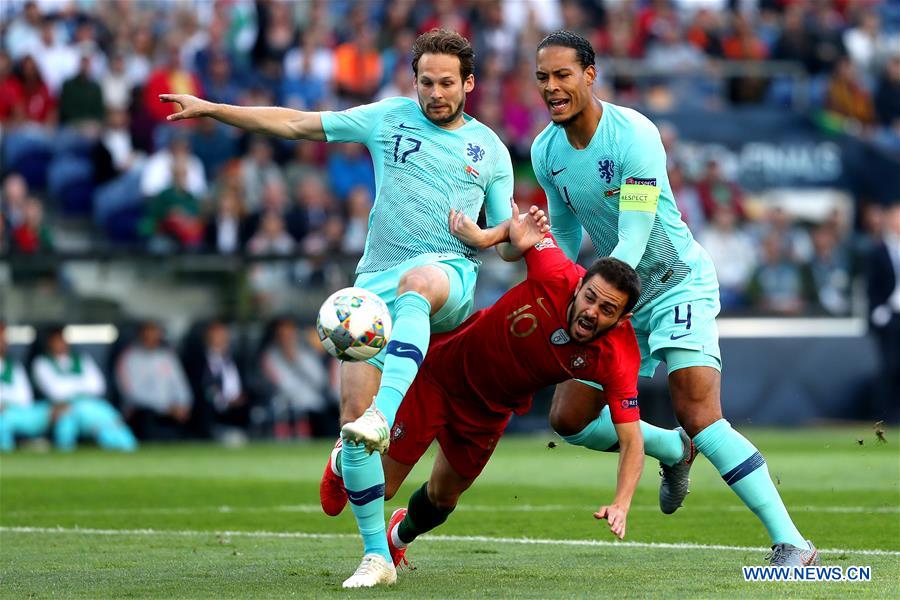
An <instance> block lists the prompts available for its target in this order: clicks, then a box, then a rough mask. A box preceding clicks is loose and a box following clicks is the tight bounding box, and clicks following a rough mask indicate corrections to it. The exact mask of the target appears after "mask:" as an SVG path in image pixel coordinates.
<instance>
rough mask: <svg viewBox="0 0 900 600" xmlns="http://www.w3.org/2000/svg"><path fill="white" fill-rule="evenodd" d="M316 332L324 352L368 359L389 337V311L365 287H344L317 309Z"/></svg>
mask: <svg viewBox="0 0 900 600" xmlns="http://www.w3.org/2000/svg"><path fill="white" fill-rule="evenodd" d="M316 331H318V332H319V339H320V340H321V341H322V345H323V346H325V349H326V350H327V351H328V353H329V354H330V355H332V356H334V357H335V358H339V359H340V360H348V361H359V360H368V359H370V358H372V357H373V356H375V355H376V354H378V353H379V352H381V350H382V349H383V348H384V347H385V346H386V345H387V342H388V338H389V337H390V336H391V313H390V311H389V310H388V307H387V304H385V303H384V300H382V299H381V298H379V297H378V296H376V295H375V294H373V293H372V292H370V291H368V290H364V289H362V288H357V287H348V288H344V289H342V290H338V291H336V292H335V293H333V294H332V295H331V296H329V297H328V299H327V300H325V302H324V303H323V304H322V308H320V309H319V317H318V318H317V319H316Z"/></svg>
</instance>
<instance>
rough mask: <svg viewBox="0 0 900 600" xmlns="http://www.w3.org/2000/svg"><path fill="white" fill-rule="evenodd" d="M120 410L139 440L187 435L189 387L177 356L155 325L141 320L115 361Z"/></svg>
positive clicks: (158, 327)
mask: <svg viewBox="0 0 900 600" xmlns="http://www.w3.org/2000/svg"><path fill="white" fill-rule="evenodd" d="M116 383H117V385H118V386H119V392H120V394H121V397H122V412H123V413H124V414H125V416H126V419H127V420H128V423H129V425H131V428H132V429H133V430H134V432H135V434H137V437H138V439H141V440H159V439H179V438H185V437H187V433H188V432H187V429H186V426H187V423H188V419H189V418H190V415H191V405H192V404H193V399H192V398H191V389H190V386H189V385H188V380H187V376H186V375H185V373H184V369H183V368H182V367H181V361H179V360H178V356H177V355H176V354H175V352H174V351H173V350H172V349H171V348H170V347H169V346H167V345H165V344H164V343H163V333H162V329H161V328H160V326H159V325H157V324H156V323H154V322H152V321H146V322H144V323H142V324H141V326H140V329H139V331H138V339H137V340H136V341H135V342H133V343H131V344H130V345H129V346H128V347H127V348H126V349H125V351H124V352H123V353H122V355H121V356H120V357H119V360H118V361H117V362H116Z"/></svg>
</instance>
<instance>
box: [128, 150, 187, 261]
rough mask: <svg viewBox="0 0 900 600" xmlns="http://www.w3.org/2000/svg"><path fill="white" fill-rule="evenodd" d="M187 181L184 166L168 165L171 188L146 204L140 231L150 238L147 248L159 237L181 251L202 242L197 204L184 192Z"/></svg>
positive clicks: (179, 164) (152, 245)
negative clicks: (170, 169) (170, 168)
mask: <svg viewBox="0 0 900 600" xmlns="http://www.w3.org/2000/svg"><path fill="white" fill-rule="evenodd" d="M187 178H188V175H187V169H186V168H185V166H184V165H183V164H181V163H175V164H174V165H173V166H172V185H171V186H170V187H168V188H166V189H164V190H163V191H161V192H160V193H159V194H157V195H156V196H154V197H153V198H152V199H151V200H150V202H149V203H148V204H147V210H146V212H145V215H144V218H143V219H142V221H141V226H140V232H141V234H142V235H143V236H144V237H147V238H150V240H151V248H153V247H154V246H155V245H156V241H159V239H160V238H162V239H165V240H170V241H173V242H175V243H176V244H177V245H178V247H180V248H183V249H196V248H198V247H199V246H200V244H201V242H202V241H203V221H202V220H201V219H200V216H199V215H200V205H199V203H198V202H197V198H195V197H194V195H193V194H191V192H190V191H189V190H188V179H187ZM166 246H168V244H166ZM157 247H159V246H157Z"/></svg>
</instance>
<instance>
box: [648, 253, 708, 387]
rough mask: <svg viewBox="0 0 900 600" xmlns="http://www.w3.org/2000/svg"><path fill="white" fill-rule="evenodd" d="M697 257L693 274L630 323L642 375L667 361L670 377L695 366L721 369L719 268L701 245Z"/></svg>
mask: <svg viewBox="0 0 900 600" xmlns="http://www.w3.org/2000/svg"><path fill="white" fill-rule="evenodd" d="M693 254H694V256H693V257H692V258H693V260H691V261H690V262H691V263H692V269H691V273H690V275H688V277H687V278H686V279H685V280H684V281H682V282H681V283H679V284H678V285H677V286H675V287H674V288H672V289H671V290H669V291H668V292H666V293H665V294H663V295H662V296H660V297H659V298H656V299H654V300H653V301H652V302H650V303H649V304H647V305H646V306H643V307H641V309H640V310H639V311H638V313H637V314H635V316H634V317H632V319H631V324H632V325H633V326H634V333H635V335H636V336H637V341H638V347H640V349H641V371H640V375H641V377H653V373H655V372H656V368H657V367H658V366H659V363H660V362H662V361H665V362H666V367H667V369H668V372H669V373H671V372H672V371H677V370H678V369H683V368H685V367H695V366H710V367H714V368H717V369H719V370H721V369H722V354H721V352H720V350H719V328H718V326H717V325H716V316H718V314H719V310H720V309H721V306H720V305H719V282H718V279H717V278H716V269H715V267H714V266H713V262H712V259H711V258H710V257H709V254H707V253H706V250H704V249H703V248H701V247H700V246H696V251H695V252H694V253H693ZM675 350H677V352H675ZM691 357H693V358H691Z"/></svg>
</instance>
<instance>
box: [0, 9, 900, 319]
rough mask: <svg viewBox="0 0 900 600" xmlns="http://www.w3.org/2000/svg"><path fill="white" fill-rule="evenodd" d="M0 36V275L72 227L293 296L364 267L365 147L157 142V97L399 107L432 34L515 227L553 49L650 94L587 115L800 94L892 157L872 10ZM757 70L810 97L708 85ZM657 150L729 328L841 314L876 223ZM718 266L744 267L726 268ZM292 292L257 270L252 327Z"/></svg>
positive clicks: (352, 18)
mask: <svg viewBox="0 0 900 600" xmlns="http://www.w3.org/2000/svg"><path fill="white" fill-rule="evenodd" d="M889 4H890V3H888V5H889ZM0 13H2V14H0V16H2V17H3V18H2V19H0V34H2V49H0V123H2V128H3V129H2V130H3V134H4V135H3V140H4V141H3V149H2V150H3V152H2V156H3V166H4V171H5V173H6V175H5V178H4V180H3V203H2V209H3V218H2V219H0V252H10V253H22V254H33V253H53V252H56V253H57V254H62V253H64V252H65V248H61V247H60V246H59V244H58V243H57V242H56V238H57V237H58V236H57V235H56V229H57V226H58V224H59V223H60V222H64V221H65V220H66V219H71V218H73V217H74V218H76V219H77V218H79V217H81V218H82V219H84V218H85V217H90V219H91V221H92V223H93V225H92V228H91V229H90V234H89V235H88V236H87V237H88V239H89V241H88V245H89V247H90V248H93V249H104V250H110V249H116V248H122V247H127V248H131V249H134V248H142V249H144V250H146V251H149V252H154V253H171V252H182V253H196V252H204V253H220V254H237V255H251V256H258V255H264V256H298V255H302V256H304V257H306V258H307V259H308V261H307V262H306V263H304V265H305V266H304V267H303V268H304V269H306V271H307V272H309V271H312V272H316V271H318V270H320V269H321V267H322V263H324V262H327V261H328V258H329V257H332V256H334V255H336V254H349V255H354V254H359V253H361V251H362V249H363V244H364V241H365V235H366V228H367V218H368V213H369V209H370V207H371V204H372V200H373V194H374V186H375V183H374V174H373V170H372V164H371V161H370V159H369V157H368V156H367V155H366V153H365V152H364V150H363V149H362V147H361V146H358V145H352V144H346V145H331V146H329V147H326V146H325V144H317V143H314V142H300V143H287V142H284V141H282V140H272V139H265V138H259V137H254V136H245V135H242V132H240V131H239V130H236V129H233V128H228V127H227V126H224V125H221V124H218V123H216V122H214V121H212V120H211V119H206V120H202V121H200V122H198V123H197V124H196V125H193V124H192V123H188V124H179V126H177V127H176V126H173V125H171V124H166V123H165V119H166V116H167V115H168V114H170V111H172V110H173V108H172V105H168V104H161V103H160V102H158V101H157V96H158V94H159V93H164V92H180V93H193V94H196V95H199V96H203V97H205V98H208V99H210V100H213V101H216V102H224V103H232V104H244V105H269V104H278V105H283V106H288V107H293V108H297V109H316V110H319V109H340V108H344V107H347V106H349V105H354V104H358V103H361V102H369V101H374V100H378V99H381V98H385V97H389V96H396V95H405V96H411V97H412V96H414V90H413V88H412V80H411V77H410V74H409V52H410V47H411V43H412V41H413V39H414V38H415V36H416V35H417V34H418V33H420V32H422V31H426V30H428V29H430V28H432V27H435V26H442V27H447V28H451V29H455V30H458V31H460V32H461V33H463V34H464V35H466V36H467V37H469V38H470V39H472V40H473V42H474V45H475V48H476V50H477V71H476V72H477V77H478V85H477V87H476V90H475V92H474V93H473V94H471V96H470V98H469V103H468V104H467V107H466V108H467V111H468V112H469V113H471V114H473V115H475V116H476V117H477V118H479V119H480V120H481V121H482V122H484V123H486V124H487V125H489V126H490V127H492V128H493V129H494V130H495V131H496V132H497V133H498V134H499V135H500V136H501V138H502V139H503V140H504V141H505V143H506V144H507V145H508V147H509V148H510V151H511V152H512V154H513V157H514V160H515V161H516V163H517V164H518V165H519V168H517V173H518V174H519V175H518V176H517V177H518V181H517V185H516V197H517V199H518V201H519V202H520V204H521V205H523V206H528V205H530V204H531V203H537V204H543V203H544V202H545V201H544V198H543V193H542V192H541V190H540V188H539V186H537V185H536V184H535V182H534V178H533V176H532V174H531V171H530V168H529V167H528V166H527V165H528V164H529V162H528V152H529V147H530V144H531V140H532V139H533V138H534V136H535V135H536V134H537V133H538V132H539V131H540V130H541V129H542V128H543V127H544V126H545V124H546V122H547V116H546V109H545V108H544V106H543V103H542V101H541V99H540V97H539V95H538V92H537V89H536V86H535V85H534V74H533V49H534V47H535V45H536V42H537V41H538V40H539V39H540V37H541V36H542V35H544V33H546V32H547V31H550V30H553V29H557V28H562V27H564V28H569V29H571V30H574V31H577V32H580V33H582V34H584V35H586V36H587V37H588V38H589V39H590V40H592V42H593V43H594V45H595V47H596V48H597V50H598V55H599V56H601V57H605V58H612V59H624V60H627V59H640V60H641V63H640V64H641V65H642V67H641V68H642V69H644V70H645V71H647V72H648V73H649V75H648V76H646V77H632V76H629V75H628V72H627V70H622V69H621V68H610V69H609V71H608V72H602V73H601V76H602V79H601V81H600V84H599V85H598V86H597V90H596V91H597V94H598V95H599V96H600V97H603V98H605V99H609V100H611V101H614V102H619V103H624V104H628V105H631V104H634V105H637V106H643V107H649V108H651V109H654V108H656V109H663V110H665V108H666V107H671V106H674V105H679V106H700V107H701V108H703V109H704V110H708V109H709V110H711V109H715V108H716V107H722V106H734V105H739V104H741V105H744V104H764V105H771V106H783V105H784V104H785V102H786V100H785V98H786V97H788V96H790V95H791V93H792V92H791V91H790V87H791V86H796V85H803V86H806V88H807V89H806V90H805V92H806V93H808V94H809V95H810V97H811V98H812V103H813V107H814V108H815V109H817V110H819V109H822V110H826V111H828V113H829V114H830V115H832V116H833V117H834V118H836V119H837V120H838V122H839V123H841V124H842V125H841V126H842V127H844V128H845V129H846V130H848V131H852V132H855V133H857V134H859V135H861V136H864V137H866V138H867V139H869V140H871V141H872V143H878V144H883V145H885V146H886V147H889V148H895V149H896V148H898V147H900V100H898V99H900V37H898V35H900V34H898V23H900V13H898V11H896V10H894V11H892V10H891V9H890V6H885V5H883V4H882V3H879V2H869V1H856V0H854V1H853V2H849V1H835V2H803V1H787V0H757V1H755V2H737V3H735V2H728V1H725V0H708V1H703V2H686V1H685V2H678V1H675V0H653V1H646V2H641V1H621V2H613V1H601V0H594V1H591V0H540V1H539V0H533V1H526V0H484V1H474V0H434V1H432V2H410V1H405V0H397V1H385V2H376V1H365V2H350V1H330V2H325V1H322V0H310V1H308V2H293V3H287V2H280V1H276V0H259V1H257V2H251V1H249V0H231V1H216V2H206V1H194V2H191V1H185V2H177V3H172V2H153V1H149V2H127V1H98V2H91V3H83V2H70V1H62V0H60V1H55V0H43V1H30V0H29V1H25V2H5V3H4V4H3V7H2V8H0ZM766 59H777V60H786V61H792V63H793V64H794V65H795V66H800V67H802V69H803V70H804V72H805V73H806V77H805V78H803V79H802V81H801V82H800V83H799V84H798V83H797V82H796V81H794V80H790V79H784V78H781V77H779V76H777V74H776V75H773V76H771V77H769V76H760V75H754V76H752V77H751V76H746V75H739V76H733V77H713V76H710V75H711V74H712V73H713V72H714V71H715V69H716V68H717V67H716V66H715V65H722V64H727V63H733V64H740V65H743V64H747V61H754V60H766ZM626 64H631V63H626ZM795 91H796V90H795ZM668 137H669V140H668V141H669V144H668V145H669V153H670V158H671V159H672V160H671V164H670V179H671V180H672V185H673V188H675V191H676V197H677V198H678V201H679V204H680V205H681V206H680V207H681V209H682V214H683V215H684V218H685V220H686V221H687V222H688V223H689V225H690V226H691V228H692V230H693V231H694V233H695V235H696V236H697V237H698V238H699V239H700V241H701V242H702V243H703V244H704V245H705V246H706V247H707V248H708V249H709V250H710V251H711V252H712V253H713V254H714V256H716V255H718V258H719V260H717V261H716V262H717V266H718V267H719V268H720V278H721V280H722V287H723V305H724V308H725V310H726V311H727V310H733V309H759V310H762V311H764V312H775V313H780V314H799V313H807V312H816V311H819V312H825V313H829V314H846V313H847V311H848V310H849V303H850V297H849V293H850V281H851V279H852V277H853V276H854V275H855V274H856V273H857V264H858V261H856V260H855V257H858V256H860V254H859V252H858V250H860V249H861V246H864V245H865V244H866V243H867V242H866V240H867V239H868V238H873V239H877V237H878V236H879V231H878V230H877V225H876V224H877V223H878V221H879V219H878V218H877V217H878V216H877V215H873V216H872V217H871V218H869V219H866V220H861V222H862V223H863V224H864V225H871V226H872V227H874V228H873V229H865V228H864V227H860V226H859V224H856V226H854V224H853V223H848V222H845V221H846V220H847V219H846V218H842V217H840V216H839V215H835V217H834V218H832V219H828V220H827V221H826V222H824V223H816V224H805V223H796V222H792V218H793V217H792V216H791V215H790V214H788V213H787V212H785V211H783V210H779V209H778V208H775V209H768V208H765V209H759V207H753V206H750V205H751V204H752V203H750V202H746V201H745V196H746V194H745V193H744V192H743V191H742V190H741V189H740V187H739V186H738V185H737V184H736V183H735V182H733V181H732V180H730V179H729V178H728V176H726V175H725V174H724V173H723V172H722V170H721V169H720V168H719V165H717V164H716V163H712V162H711V163H710V164H708V165H707V167H706V169H705V172H702V173H689V172H687V169H686V168H685V165H683V164H680V163H679V162H678V161H677V160H676V159H675V157H677V154H678V153H677V144H678V142H677V132H675V131H674V130H671V128H668ZM754 209H755V210H754ZM866 210H867V211H870V212H878V210H879V208H878V207H877V206H875V207H872V208H871V209H866ZM758 248H761V250H757V249H758ZM735 252H738V255H739V256H741V257H742V258H741V260H737V261H734V260H729V261H725V260H724V257H725V256H733V255H734V253H735ZM296 279H297V273H296V270H295V269H293V268H291V267H290V266H289V265H286V264H284V263H282V264H265V263H260V264H257V265H255V266H254V267H253V273H252V275H251V281H252V286H253V288H254V290H255V292H256V296H257V299H258V300H259V302H260V305H261V308H263V309H265V308H266V306H265V305H266V297H267V295H268V294H269V293H270V292H272V291H273V290H277V289H280V288H285V287H289V286H290V285H291V284H290V282H291V281H296Z"/></svg>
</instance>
